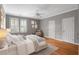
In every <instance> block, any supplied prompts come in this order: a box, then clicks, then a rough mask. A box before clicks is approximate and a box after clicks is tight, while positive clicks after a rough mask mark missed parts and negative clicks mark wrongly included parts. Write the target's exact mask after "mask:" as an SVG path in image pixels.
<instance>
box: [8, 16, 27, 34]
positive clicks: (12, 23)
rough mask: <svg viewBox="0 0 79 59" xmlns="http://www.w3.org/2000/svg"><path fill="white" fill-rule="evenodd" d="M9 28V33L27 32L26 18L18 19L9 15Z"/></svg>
mask: <svg viewBox="0 0 79 59" xmlns="http://www.w3.org/2000/svg"><path fill="white" fill-rule="evenodd" d="M8 25H9V28H10V29H11V33H26V32H27V19H22V18H21V19H19V18H15V17H9V24H8Z"/></svg>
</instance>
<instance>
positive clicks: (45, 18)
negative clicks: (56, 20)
mask: <svg viewBox="0 0 79 59" xmlns="http://www.w3.org/2000/svg"><path fill="white" fill-rule="evenodd" d="M77 9H78V8H74V9H71V10H67V11H63V12H60V13H56V14H54V15H49V16H47V17H44V18H43V19H41V20H45V19H47V18H50V17H53V16H56V15H60V14H63V13H67V12H71V11H74V10H77Z"/></svg>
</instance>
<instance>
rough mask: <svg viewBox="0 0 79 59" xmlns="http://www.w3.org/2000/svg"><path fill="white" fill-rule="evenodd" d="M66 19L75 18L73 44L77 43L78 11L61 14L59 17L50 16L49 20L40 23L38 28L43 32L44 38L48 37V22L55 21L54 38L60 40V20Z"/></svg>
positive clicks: (78, 40)
mask: <svg viewBox="0 0 79 59" xmlns="http://www.w3.org/2000/svg"><path fill="white" fill-rule="evenodd" d="M68 17H74V18H75V22H74V23H75V36H74V37H75V39H74V42H75V43H79V39H78V36H77V34H78V33H77V32H78V31H79V29H78V28H79V27H78V25H79V24H78V10H73V11H70V12H67V13H63V14H60V15H56V16H52V17H49V18H46V19H44V20H41V21H40V28H41V29H42V30H43V32H44V34H45V36H48V21H51V20H55V22H56V24H55V26H56V27H55V33H56V38H59V39H61V40H62V19H64V18H68Z"/></svg>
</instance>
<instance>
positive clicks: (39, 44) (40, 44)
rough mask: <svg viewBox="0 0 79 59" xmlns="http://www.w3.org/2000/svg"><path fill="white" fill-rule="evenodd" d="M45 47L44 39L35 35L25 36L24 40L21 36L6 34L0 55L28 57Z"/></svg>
mask: <svg viewBox="0 0 79 59" xmlns="http://www.w3.org/2000/svg"><path fill="white" fill-rule="evenodd" d="M46 47H47V44H46V42H45V40H44V38H41V37H38V36H36V35H27V36H25V39H24V37H23V36H21V35H11V34H8V37H7V44H6V45H5V47H4V48H3V49H2V50H1V49H0V54H4V55H6V54H7V55H28V54H31V53H33V52H38V51H40V50H41V49H44V48H46Z"/></svg>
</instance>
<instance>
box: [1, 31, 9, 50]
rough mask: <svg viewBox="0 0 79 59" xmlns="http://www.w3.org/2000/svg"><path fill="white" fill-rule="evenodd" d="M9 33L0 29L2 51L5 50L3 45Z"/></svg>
mask: <svg viewBox="0 0 79 59" xmlns="http://www.w3.org/2000/svg"><path fill="white" fill-rule="evenodd" d="M7 33H8V32H7V30H6V29H0V49H1V48H3V44H4V41H5V38H6V36H7Z"/></svg>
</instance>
